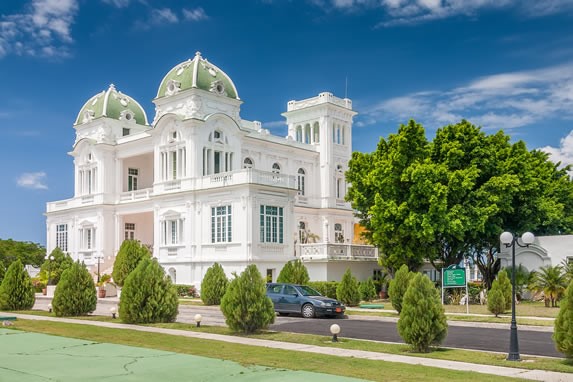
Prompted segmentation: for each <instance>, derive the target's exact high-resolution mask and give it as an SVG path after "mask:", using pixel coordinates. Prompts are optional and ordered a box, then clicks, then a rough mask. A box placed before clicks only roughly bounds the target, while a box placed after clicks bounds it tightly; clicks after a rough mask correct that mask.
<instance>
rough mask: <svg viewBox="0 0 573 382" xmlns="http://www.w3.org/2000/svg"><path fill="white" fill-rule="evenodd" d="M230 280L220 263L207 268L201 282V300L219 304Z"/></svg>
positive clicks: (205, 302)
mask: <svg viewBox="0 0 573 382" xmlns="http://www.w3.org/2000/svg"><path fill="white" fill-rule="evenodd" d="M228 285H229V280H227V275H225V271H224V270H223V267H222V266H221V265H220V264H219V263H215V264H213V266H212V267H209V269H207V272H205V277H203V281H202V282H201V300H202V301H203V303H204V304H205V305H219V304H220V303H221V299H222V298H223V296H224V295H225V292H226V291H227V286H228Z"/></svg>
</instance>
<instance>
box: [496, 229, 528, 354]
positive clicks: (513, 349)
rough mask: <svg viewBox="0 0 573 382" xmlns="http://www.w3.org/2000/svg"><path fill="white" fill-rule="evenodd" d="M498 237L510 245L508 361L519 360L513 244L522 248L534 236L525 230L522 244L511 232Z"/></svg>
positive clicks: (504, 243) (506, 245)
mask: <svg viewBox="0 0 573 382" xmlns="http://www.w3.org/2000/svg"><path fill="white" fill-rule="evenodd" d="M499 239H500V241H501V243H502V244H503V245H505V247H506V248H509V247H511V330H510V334H509V353H508V355H507V360H508V361H520V360H521V359H520V358H519V342H518V340H517V321H516V320H515V246H516V245H517V246H519V247H522V248H525V247H529V245H530V244H533V241H534V240H535V236H533V234H532V233H531V232H525V233H524V234H523V235H521V241H522V242H523V244H519V238H518V237H517V236H515V235H514V234H512V233H511V232H507V231H506V232H504V233H502V234H501V235H500V236H499Z"/></svg>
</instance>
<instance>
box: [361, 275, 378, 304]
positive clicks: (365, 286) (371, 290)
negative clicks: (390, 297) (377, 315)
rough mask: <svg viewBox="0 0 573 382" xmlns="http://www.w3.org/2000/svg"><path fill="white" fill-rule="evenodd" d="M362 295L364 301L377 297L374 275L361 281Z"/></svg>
mask: <svg viewBox="0 0 573 382" xmlns="http://www.w3.org/2000/svg"><path fill="white" fill-rule="evenodd" d="M359 289H360V297H361V299H362V300H363V301H372V300H374V299H375V298H376V285H374V280H372V277H370V278H368V280H366V281H363V282H361V283H360V287H359Z"/></svg>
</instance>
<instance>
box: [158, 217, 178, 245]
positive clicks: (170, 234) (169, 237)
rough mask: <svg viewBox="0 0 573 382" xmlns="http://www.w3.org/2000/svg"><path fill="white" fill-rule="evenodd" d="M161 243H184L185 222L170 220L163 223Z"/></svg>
mask: <svg viewBox="0 0 573 382" xmlns="http://www.w3.org/2000/svg"><path fill="white" fill-rule="evenodd" d="M161 228H162V229H161V236H162V238H161V242H162V243H163V244H164V245H176V244H180V243H182V242H183V220H182V219H168V220H164V221H163V222H161Z"/></svg>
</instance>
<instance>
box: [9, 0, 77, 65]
mask: <svg viewBox="0 0 573 382" xmlns="http://www.w3.org/2000/svg"><path fill="white" fill-rule="evenodd" d="M77 10H78V3H77V0H32V1H31V2H30V3H28V5H27V6H26V7H25V11H24V12H22V13H17V14H12V15H6V16H4V15H2V16H0V58H1V57H3V56H6V55H8V54H10V53H13V54H17V55H27V56H44V57H53V56H66V55H67V54H68V46H69V44H71V43H72V42H73V39H72V35H71V26H72V24H73V21H74V18H75V16H76V13H77Z"/></svg>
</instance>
